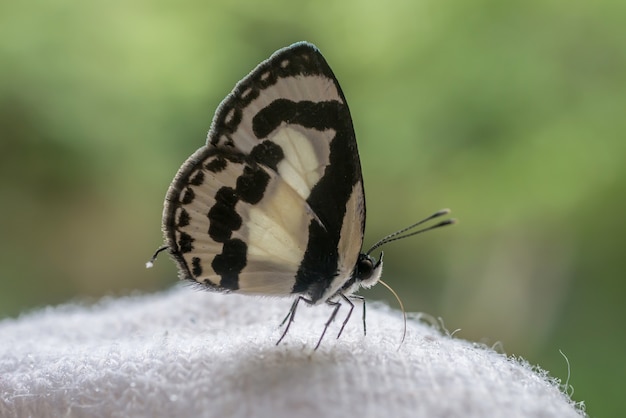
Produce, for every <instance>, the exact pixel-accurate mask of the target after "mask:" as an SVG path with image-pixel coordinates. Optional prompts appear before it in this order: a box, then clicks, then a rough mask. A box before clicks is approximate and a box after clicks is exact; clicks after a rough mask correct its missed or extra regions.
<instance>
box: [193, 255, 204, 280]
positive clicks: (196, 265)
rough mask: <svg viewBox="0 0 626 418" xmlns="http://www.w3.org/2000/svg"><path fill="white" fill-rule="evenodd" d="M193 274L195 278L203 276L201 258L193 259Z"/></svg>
mask: <svg viewBox="0 0 626 418" xmlns="http://www.w3.org/2000/svg"><path fill="white" fill-rule="evenodd" d="M191 272H192V273H193V275H194V276H196V277H200V276H202V265H200V257H194V258H192V259H191Z"/></svg>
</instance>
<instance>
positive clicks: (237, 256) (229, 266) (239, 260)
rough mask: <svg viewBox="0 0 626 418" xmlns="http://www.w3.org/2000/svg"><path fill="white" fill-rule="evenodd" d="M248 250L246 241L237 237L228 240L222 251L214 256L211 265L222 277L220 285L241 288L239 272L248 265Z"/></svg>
mask: <svg viewBox="0 0 626 418" xmlns="http://www.w3.org/2000/svg"><path fill="white" fill-rule="evenodd" d="M247 251H248V246H247V245H246V243H245V242H243V241H241V240H240V239H236V238H235V239H231V240H228V241H226V242H225V243H224V248H223V250H222V253H221V254H218V255H216V256H215V258H213V262H212V263H211V266H212V267H213V270H214V271H215V272H216V273H217V274H219V275H220V276H221V277H222V280H221V281H220V286H221V287H223V288H224V289H228V290H237V289H239V273H241V270H243V268H244V267H245V266H246V253H247Z"/></svg>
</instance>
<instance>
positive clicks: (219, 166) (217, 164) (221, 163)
mask: <svg viewBox="0 0 626 418" xmlns="http://www.w3.org/2000/svg"><path fill="white" fill-rule="evenodd" d="M227 164H228V163H227V162H226V158H224V157H223V156H221V155H218V156H216V157H215V158H213V159H211V160H209V162H208V163H206V165H205V168H206V169H207V170H209V171H211V172H213V173H219V172H220V171H222V170H224V169H225V168H226V165H227Z"/></svg>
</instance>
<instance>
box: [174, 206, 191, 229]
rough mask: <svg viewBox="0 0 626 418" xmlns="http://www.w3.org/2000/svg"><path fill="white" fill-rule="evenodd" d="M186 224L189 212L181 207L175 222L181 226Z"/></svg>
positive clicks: (187, 223)
mask: <svg viewBox="0 0 626 418" xmlns="http://www.w3.org/2000/svg"><path fill="white" fill-rule="evenodd" d="M187 225H189V212H187V211H186V210H185V209H183V208H181V209H180V213H179V214H178V222H177V223H176V226H178V227H183V226H187Z"/></svg>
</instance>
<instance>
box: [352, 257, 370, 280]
mask: <svg viewBox="0 0 626 418" xmlns="http://www.w3.org/2000/svg"><path fill="white" fill-rule="evenodd" d="M373 272H374V259H373V258H372V257H370V256H369V255H365V254H360V255H359V260H358V261H357V265H356V279H357V280H359V281H365V280H367V279H369V278H370V277H372V273H373Z"/></svg>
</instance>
